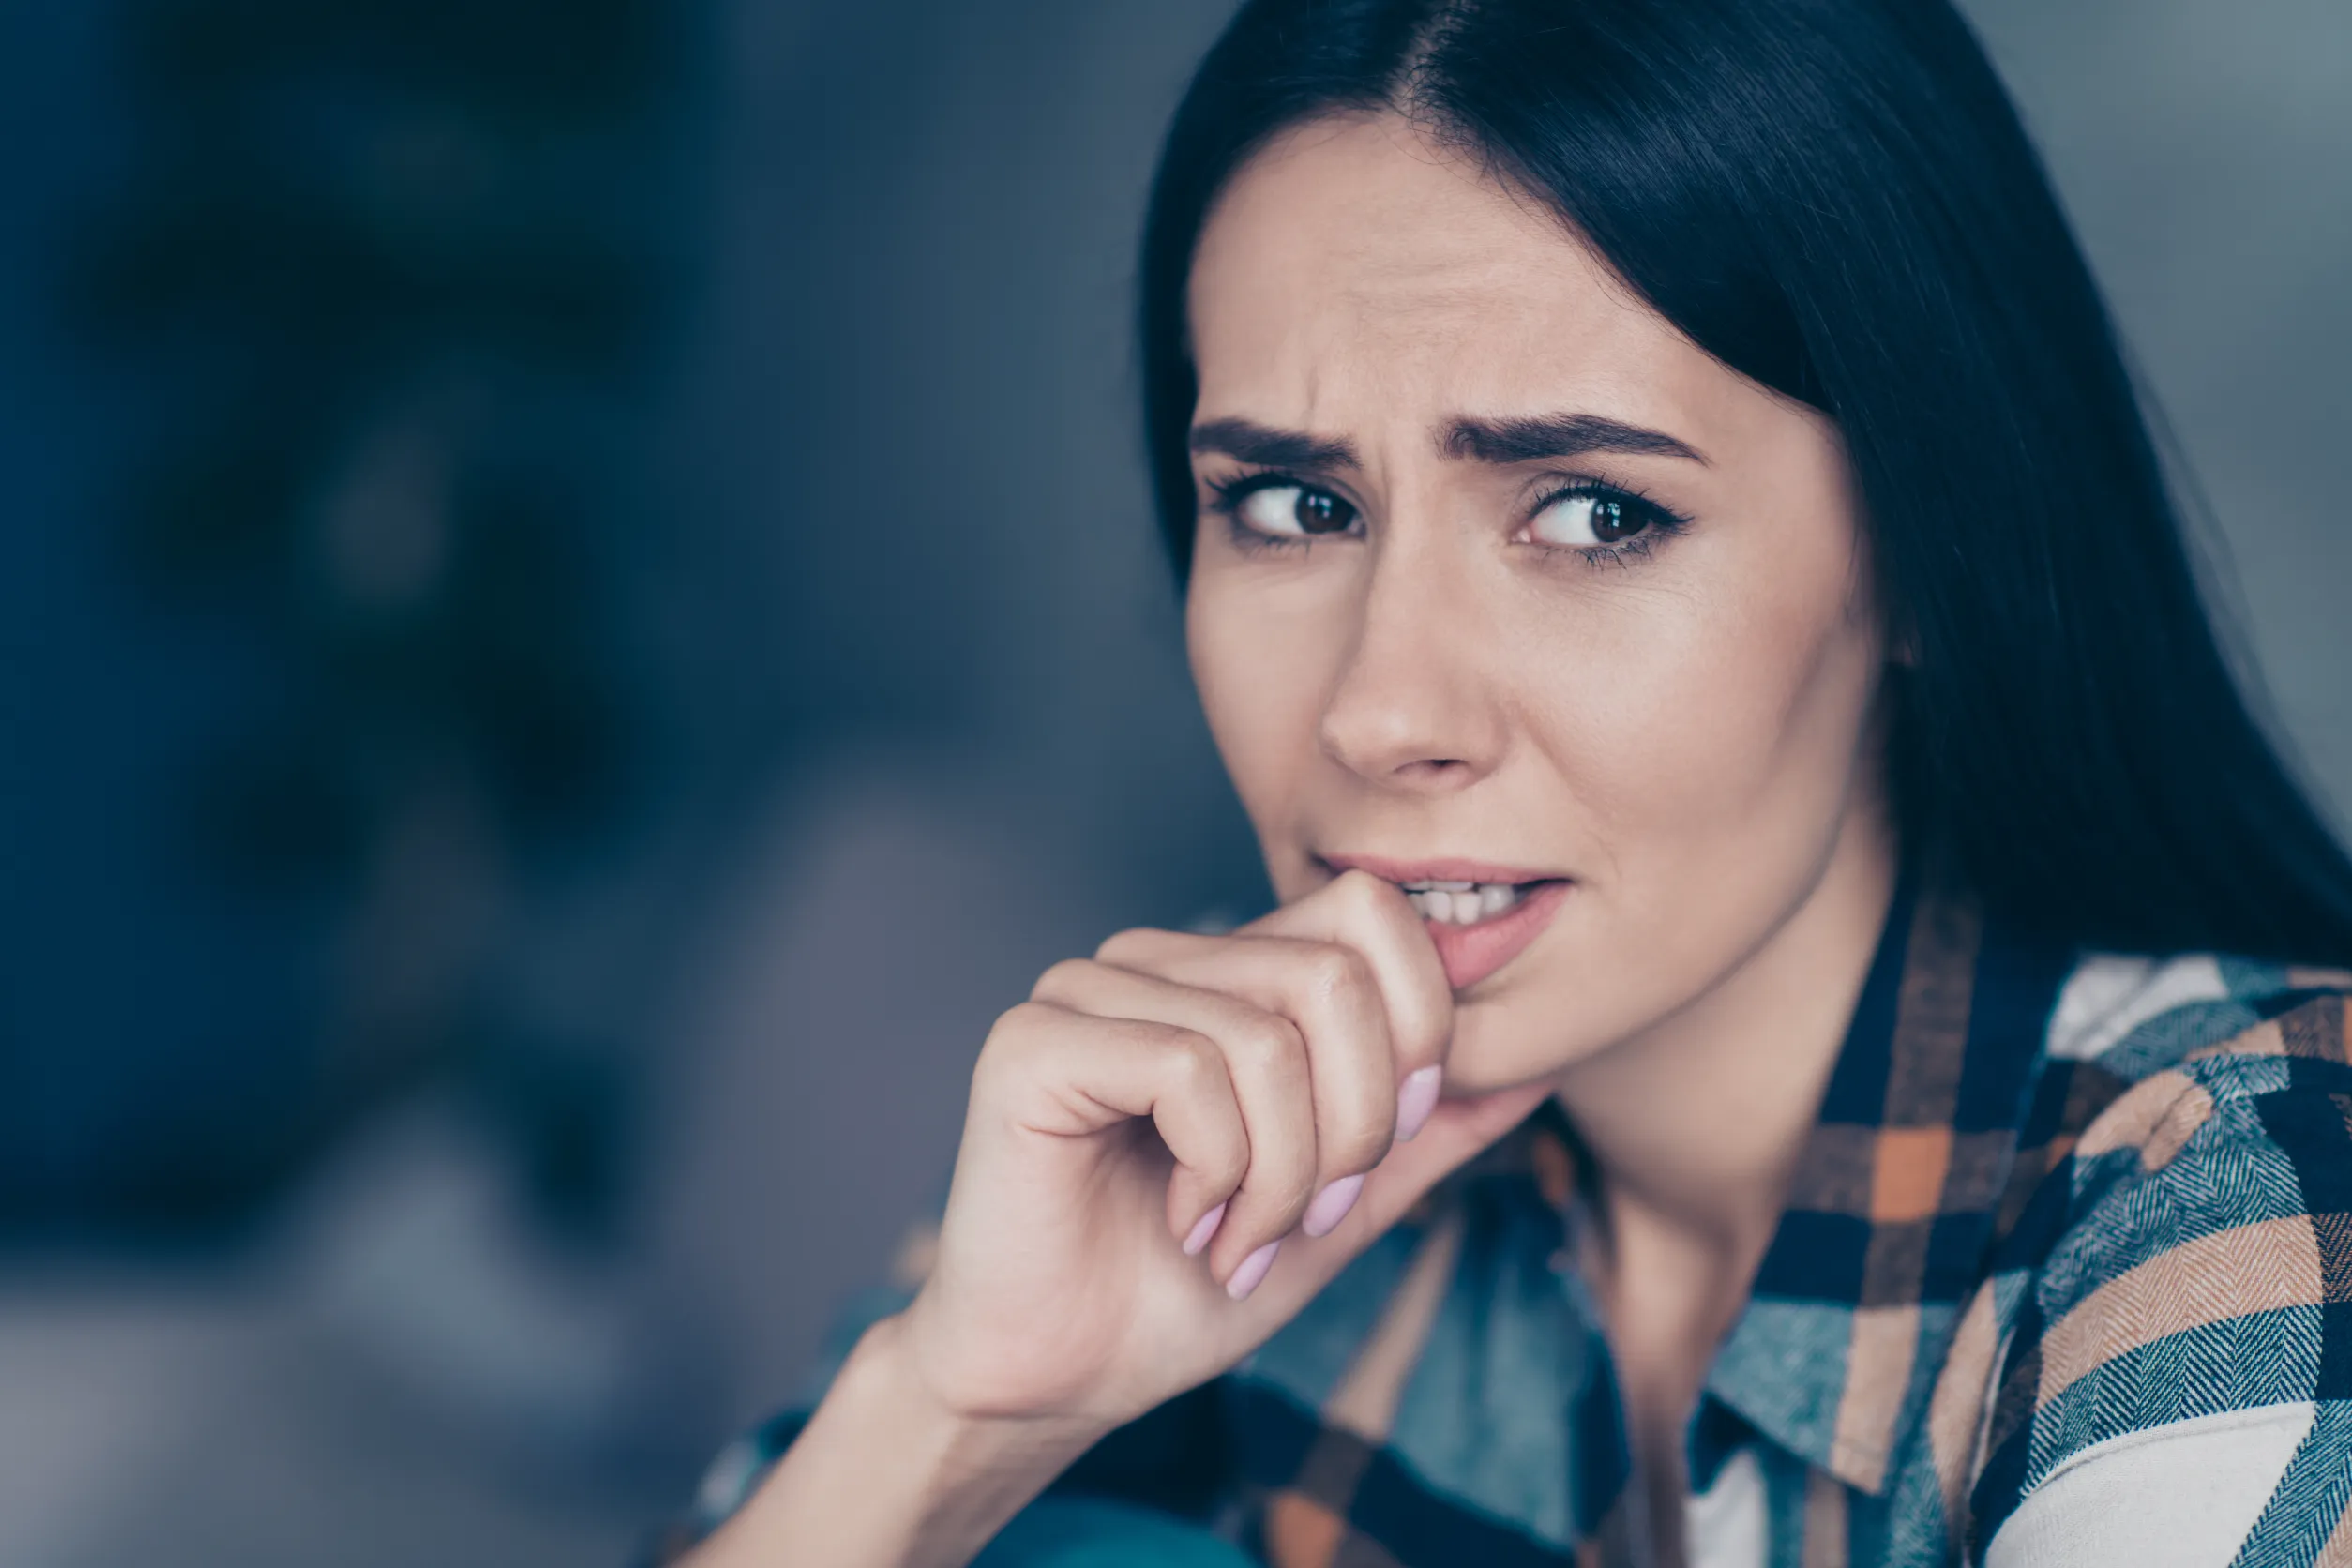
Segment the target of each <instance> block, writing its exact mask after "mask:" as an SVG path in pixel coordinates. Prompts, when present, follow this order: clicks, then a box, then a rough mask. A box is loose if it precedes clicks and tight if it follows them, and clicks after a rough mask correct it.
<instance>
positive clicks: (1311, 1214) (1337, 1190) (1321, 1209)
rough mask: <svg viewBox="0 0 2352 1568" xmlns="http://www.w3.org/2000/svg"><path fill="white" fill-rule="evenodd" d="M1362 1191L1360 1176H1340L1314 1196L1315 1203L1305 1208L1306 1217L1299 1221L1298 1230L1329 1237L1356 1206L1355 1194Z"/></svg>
mask: <svg viewBox="0 0 2352 1568" xmlns="http://www.w3.org/2000/svg"><path fill="white" fill-rule="evenodd" d="M1363 1190H1364V1178H1363V1177H1362V1176H1342V1177H1341V1178H1339V1180H1338V1181H1336V1182H1334V1183H1333V1184H1331V1185H1330V1186H1327V1187H1325V1188H1324V1189H1323V1190H1322V1191H1320V1192H1319V1193H1317V1194H1316V1195H1315V1201H1314V1202H1312V1203H1309V1204H1308V1205H1307V1206H1306V1217H1305V1218H1304V1219H1303V1220H1301V1221H1299V1229H1302V1230H1304V1231H1305V1232H1306V1233H1307V1234H1308V1235H1310V1236H1328V1235H1330V1234H1331V1233H1332V1232H1333V1231H1334V1230H1336V1229H1339V1222H1340V1221H1341V1220H1343V1219H1346V1218H1347V1217H1348V1211H1349V1210H1350V1209H1352V1208H1354V1207H1355V1206H1356V1194H1358V1193H1360V1192H1362V1191H1363Z"/></svg>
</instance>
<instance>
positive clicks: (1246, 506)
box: [1233, 485, 1356, 539]
mask: <svg viewBox="0 0 2352 1568" xmlns="http://www.w3.org/2000/svg"><path fill="white" fill-rule="evenodd" d="M1233 515H1234V517H1235V518H1237V519H1238V520H1240V521H1241V523H1242V525H1243V526H1244V527H1245V528H1248V529H1250V530H1252V531H1253V532H1256V533H1259V534H1266V535H1273V536H1274V537H1275V538H1289V539H1296V538H1307V537H1313V536H1315V535H1325V534H1345V533H1346V532H1347V531H1348V530H1349V528H1351V527H1353V526H1354V525H1355V520H1356V509H1355V508H1354V507H1353V506H1351V505H1349V504H1348V503H1347V502H1345V501H1342V500H1340V499H1339V497H1337V496H1335V495H1334V494H1332V493H1331V492H1330V491H1329V490H1309V489H1307V487H1305V486H1304V485H1261V486H1259V488H1258V489H1256V490H1251V491H1249V492H1248V493H1247V494H1245V495H1244V496H1243V497H1242V498H1241V499H1240V500H1239V501H1238V502H1236V503H1235V504H1234V505H1233Z"/></svg>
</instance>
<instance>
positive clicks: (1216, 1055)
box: [1150, 1024, 1226, 1093]
mask: <svg viewBox="0 0 2352 1568" xmlns="http://www.w3.org/2000/svg"><path fill="white" fill-rule="evenodd" d="M1150 1027H1151V1028H1152V1029H1153V1031H1154V1032H1155V1033H1157V1034H1158V1036H1159V1040H1160V1045H1161V1047H1162V1048H1164V1049H1165V1050H1166V1051H1167V1052H1168V1070H1169V1072H1171V1073H1172V1074H1174V1075H1175V1080H1176V1086H1177V1088H1178V1089H1180V1090H1182V1091H1184V1092H1186V1093H1200V1092H1202V1091H1204V1090H1211V1089H1215V1088H1217V1087H1219V1086H1221V1085H1222V1084H1223V1083H1224V1082H1225V1080H1226V1071H1225V1053H1224V1052H1222V1051H1220V1050H1218V1049H1217V1045H1216V1042H1215V1041H1214V1040H1212V1039H1210V1038H1209V1037H1208V1036H1207V1035H1206V1034H1203V1033H1199V1031H1198V1030H1191V1029H1185V1028H1184V1027H1183V1026H1181V1025H1178V1024H1155V1025H1152V1026H1150Z"/></svg>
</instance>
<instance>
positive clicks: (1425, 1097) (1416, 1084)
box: [1396, 1067, 1445, 1143]
mask: <svg viewBox="0 0 2352 1568" xmlns="http://www.w3.org/2000/svg"><path fill="white" fill-rule="evenodd" d="M1444 1082H1445V1069H1444V1068H1442V1067H1424V1068H1422V1069H1421V1071H1419V1072H1417V1073H1408V1074H1407V1075H1405V1081H1404V1082H1402V1083H1400V1084H1398V1085H1397V1086H1396V1141H1397V1142H1399V1143H1403V1142H1405V1141H1407V1140H1408V1139H1410V1138H1411V1137H1412V1136H1413V1135H1414V1134H1415V1133H1417V1132H1419V1131H1421V1129H1422V1128H1423V1126H1425V1124H1426V1123H1428V1120H1429V1113H1430V1112H1431V1111H1433V1110H1435V1109H1437V1108H1438V1090H1439V1089H1440V1087H1441V1086H1442V1085H1443V1084H1444Z"/></svg>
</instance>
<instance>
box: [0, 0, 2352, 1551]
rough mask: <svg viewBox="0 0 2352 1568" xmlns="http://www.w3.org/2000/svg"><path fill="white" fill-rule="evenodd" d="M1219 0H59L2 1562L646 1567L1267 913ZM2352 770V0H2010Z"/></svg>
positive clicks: (2149, 328) (14, 410)
mask: <svg viewBox="0 0 2352 1568" xmlns="http://www.w3.org/2000/svg"><path fill="white" fill-rule="evenodd" d="M1226 9H1227V3H1226V0H1158V3H1155V4H1152V5H1141V4H1123V5H1104V4H1101V3H1100V0H990V3H989V4H988V5H986V6H970V5H957V4H950V3H948V0H860V3H859V4H857V5H854V6H851V5H826V6H818V5H811V4H801V3H796V0H463V3H460V0H77V3H75V4H73V5H39V4H35V3H33V0H14V3H11V4H8V5H5V6H0V115H4V116H5V118H6V129H7V134H6V135H5V136H0V171H5V174H6V183H5V186H4V187H0V189H4V190H5V194H6V200H5V202H0V475H5V481H6V484H7V496H8V499H7V504H6V511H5V514H4V515H0V639H5V650H6V651H5V655H4V656H0V727H4V728H0V1562H5V1563H7V1564H9V1565H11V1568H115V1565H122V1568H129V1565H131V1564H145V1563H150V1562H155V1561H158V1560H160V1561H169V1562H173V1563H175V1564H184V1565H191V1568H208V1565H212V1564H220V1565H224V1568H225V1565H228V1564H236V1565H238V1568H276V1565H280V1564H283V1565H287V1568H294V1565H305V1568H308V1565H316V1564H337V1565H341V1564H354V1565H376V1564H384V1565H392V1564H435V1565H460V1564H473V1563H481V1564H491V1563H496V1564H500V1565H504V1568H530V1565H533V1564H540V1563H545V1564H550V1565H552V1564H557V1563H563V1564H575V1565H576V1564H583V1563H595V1562H607V1563H614V1564H619V1563H621V1562H623V1561H625V1560H626V1559H627V1558H628V1556H629V1555H630V1554H631V1553H632V1551H634V1550H635V1549H636V1548H637V1547H638V1546H639V1545H641V1543H642V1542H643V1541H644V1540H645V1538H646V1537H647V1535H648V1534H649V1532H650V1531H651V1530H654V1529H655V1528H656V1526H657V1525H658V1523H659V1522H660V1521H661V1520H662V1518H663V1517H664V1516H665V1515H669V1514H671V1513H672V1512H674V1511H675V1510H676V1509H677V1508H678V1507H679V1506H680V1505H681V1503H682V1502H683V1501H684V1500H685V1498H686V1494H687V1492H688V1491H689V1489H690V1487H691V1485H692V1482H693V1477H694V1475H695V1473H696V1471H697V1470H698V1468H699V1466H700V1464H701V1461H702V1460H703V1459H704V1458H706V1457H707V1456H708V1455H709V1454H710V1453H711V1452H712V1450H713V1449H714V1448H716V1445H717V1444H718V1443H719V1442H720V1441H721V1440H723V1439H724V1438H725V1437H726V1436H727V1435H729V1434H730V1433H731V1431H733V1430H734V1429H736V1428H737V1427H739V1426H741V1425H744V1424H745V1423H746V1422H748V1421H750V1420H753V1419H756V1418H757V1417H758V1416H759V1415H761V1414H762V1413H764V1412H765V1411H766V1410H770V1409H772V1408H773V1407H775V1406H776V1405H777V1404H778V1403H780V1402H782V1401H784V1400H787V1399H789V1398H790V1397H792V1395H793V1394H794V1392H795V1390H796V1387H797V1384H798V1380H799V1378H800V1376H801V1374H802V1372H803V1371H804V1369H805V1368H806V1367H807V1364H808V1363H809V1361H810V1359H811V1357H812V1355H813V1354H814V1353H815V1351H816V1349H817V1346H818V1344H819V1341H820V1337H821V1335H822V1331H823V1326H824V1323H825V1321H826V1319H828V1318H829V1317H831V1316H832V1314H833V1313H834V1312H835V1311H836V1309H837V1308H838V1307H839V1306H840V1305H841V1304H842V1303H843V1302H844V1300H845V1299H846V1298H847V1297H848V1296H849V1295H850V1293H852V1291H854V1290H855V1289H858V1288H859V1287H861V1286H864V1285H869V1284H872V1283H874V1282H876V1281H878V1280H880V1279H882V1277H884V1276H885V1274H887V1272H888V1269H889V1266H890V1259H891V1257H892V1254H893V1252H894V1249H895V1248H896V1246H897V1241H898V1238H899V1237H900V1235H901V1233H902V1232H903V1231H904V1229H905V1228H906V1226H907V1225H908V1223H909V1222H910V1221H911V1220H912V1219H914V1218H916V1217H917V1216H919V1215H920V1214H922V1213H923V1212H924V1211H925V1210H926V1209H927V1207H928V1206H929V1205H930V1204H931V1203H932V1202H933V1201H935V1199H936V1198H937V1196H938V1195H939V1193H940V1192H941V1190H942V1183H943V1180H944V1177H945V1174H946V1170H947V1166H948V1161H949V1158H950V1155H951V1154H952V1152H953V1146H954V1138H955V1133H956V1128H957V1122H958V1119H959V1115H960V1109H961V1102H962V1093H963V1086H964V1081H965V1076H966V1073H967V1071H968V1067H969V1063H970V1061H971V1058H972V1053H973V1052H974V1050H975V1049H976V1048H977V1045H978V1042H979V1040H980V1038H981V1036H982V1034H983V1033H985V1031H986V1029H987V1026H988V1021H989V1020H990V1019H991V1018H993V1017H994V1016H995V1014H996V1013H998V1012H999V1011H1001V1010H1002V1009H1003V1007H1005V1006H1006V1005H1009V1004H1010V1003H1012V1002H1014V1001H1016V1000H1018V998H1019V997H1020V996H1021V995H1022V994H1023V993H1024V992H1025V990H1026V988H1027V987H1028V985H1029V982H1030V981H1031V979H1032V978H1033V976H1034V974H1035V973H1036V972H1037V971H1039V970H1040V969H1042V968H1043V967H1045V966H1046V965H1047V964H1048V963H1049V962H1051V961H1052V960H1053V959H1055V958H1057V957H1063V956H1066V955H1068V954H1071V953H1074V952H1078V951H1082V950H1086V949H1090V948H1091V947H1092V946H1093V943H1094V942H1097V941H1098V940H1099V939H1100V938H1101V937H1102V936H1103V935H1105V934H1107V933H1108V931H1109V930H1111V929H1113V928H1116V927H1119V926H1122V925H1130V924H1136V923H1138V922H1151V923H1155V924H1182V923H1186V922H1190V921H1194V920H1198V919H1204V918H1216V917H1218V916H1220V915H1225V916H1238V915H1245V914H1247V913H1248V912H1251V911H1252V909H1253V907H1254V906H1256V905H1258V904H1259V903H1260V902H1261V901H1262V900H1263V898H1264V893H1263V890H1262V885H1261V883H1260V881H1259V872H1258V870H1257V867H1256V865H1255V861H1254V855H1253V852H1252V851H1251V847H1250V844H1249V841H1248V837H1247V834H1246V830H1245V828H1244V824H1243V822H1241V820H1240V816H1239V813H1238V811H1237V810H1236V808H1235V807H1234V806H1233V804H1232V802H1231V800H1230V798H1229V793H1228V792H1227V790H1226V787H1225V785H1224V783H1223V781H1222V779H1221V778H1220V776H1219V775H1218V772H1217V769H1216V766H1215V761H1214V757H1213V755H1212V754H1211V752H1210V749H1209V746H1208V743H1207V739H1206V736H1205V733H1204V731H1203V730H1202V727H1201V724H1200V721H1199V715H1198V713H1197V711H1196V709H1195V707H1194V703H1193V701H1192V697H1191V693H1190V690H1189V687H1188V685H1187V682H1186V679H1185V676H1184V669H1183V662H1182V657H1181V650H1180V648H1179V645H1178V641H1177V632H1178V626H1177V617H1176V611H1175V604H1174V600H1173V596H1172V595H1171V593H1170V591H1169V587H1168V582H1167V580H1166V578H1165V576H1164V574H1163V571H1162V568H1161V566H1160V563H1159V561H1158V558H1157V556H1156V554H1155V550H1154V546H1153V539H1152V534H1151V527H1150V524H1149V521H1148V519H1147V515H1146V506H1145V490H1144V485H1143V479H1142V474H1141V467H1140V461H1139V457H1138V445H1137V442H1136V439H1135V436H1134V434H1133V425H1134V420H1133V417H1132V415H1131V404H1132V378H1131V374H1130V366H1129V358H1128V347H1127V339H1126V331H1125V323H1126V310H1127V289H1128V281H1129V271H1130V255H1129V249H1130V241H1131V236H1132V234H1133V233H1134V231H1135V228H1136V224H1137V220H1138V213H1139V210H1140V204H1141V199H1142V193H1143V187H1144V182H1145V179H1146V176H1147V174H1148V172H1149V168H1150V164H1151V160H1152V157H1153V146H1154V141H1155V138H1156V136H1157V134H1158V132H1159V129H1160V128H1161V126H1162V124H1163V122H1164V120H1165V117H1166V115H1167V113H1168V111H1169V109H1170V108H1171V107H1172V105H1173V102H1174V99H1175V97H1176V94H1177V93H1178V91H1179V90H1180V88H1181V85H1182V83H1183V81H1184V75H1185V73H1186V71H1187V69H1188V68H1189V67H1190V65H1191V63H1192V62H1193V60H1194V59H1195V58H1196V57H1197V55H1198V53H1199V51H1200V50H1201V49H1202V48H1203V47H1205V45H1206V44H1207V42H1208V40H1209V39H1210V38H1211V37H1212V36H1213V34H1214V31H1215V29H1216V28H1217V26H1218V25H1219V23H1221V21H1222V20H1223V16H1224V14H1225V12H1226ZM1969 9H1970V11H1971V13H1972V14H1973V15H1974V17H1975V18H1976V20H1977V21H1978V23H1980V25H1981V26H1982V27H1983V30H1984V32H1985V33H1986V35H1987V37H1988V38H1989V40H1990V41H1991V43H1992V45H1993V48H1994V52H1995V53H1996V54H1997V56H1998V59H1999V60H2000V62H2001V64H2002V65H2003V67H2004V68H2005V69H2006V70H2007V71H2008V73H2009V75H2010V77H2011V80H2012V82H2013V85H2014V87H2015V88H2016V90H2017V92H2018V94H2019V96H2020V98H2022V100H2023V101H2024V104H2025V107H2026V110H2027V113H2028V118H2029V119H2030V120H2031V122H2032V123H2033V125H2034V127H2035V128H2036V129H2037V130H2038V132H2039V133H2040V135H2041V137H2042V139H2043V144H2044V146H2045V148H2046V151H2047V153H2048V155H2049V157H2050V159H2051V162H2052V163H2053V165H2054V167H2055V169H2056V172H2057V174H2058V181H2059V184H2060V186H2061V187H2062V188H2063V190H2064V193H2065V195H2066V197H2067V199H2068V201H2069V203H2070V204H2071V205H2072V208H2073V212H2074V214H2075V216H2076V218H2077V219H2078V221H2079V223H2080V226H2081V229H2082V231H2083V234H2084V235H2085V237H2086V239H2087V241H2088V246H2089V249H2090V250H2091V252H2092V255H2093V259H2094V261H2095V262H2096V263H2097V264H2098V265H2099V267H2100V269H2101V272H2102V275H2103V279H2104V280H2105V282H2106V284H2107V286H2108V288H2109V290H2110V292H2111V294H2112V295H2113V298H2114V300H2115V303H2116V306H2117V309H2118V313H2119V314H2120V316H2121V318H2122V320H2123V323H2124V324H2125V327H2126V329H2127V331H2128V333H2129V334H2130V336H2131V339H2132V340H2133V344H2134V346H2135V349H2136V351H2137V354H2138V355H2139V358H2140V364H2141V368H2142V369H2143V370H2144V372H2145V374H2146V377H2147V380H2148V383H2149V384H2150V385H2151V387H2152V388H2153V389H2154V391H2155V393H2156V395H2157V397H2158V398H2159V400H2161V402H2162V404H2163V405H2164V408H2165V409H2166V410H2167V411H2168V413H2169V415H2171V417H2172V420H2173V423H2174V425H2175V427H2176V430H2177V434H2178V436H2179V443H2180V445H2181V447H2182V449H2183V451H2184V453H2185V454H2186V457H2187V459H2188V460H2189V462H2190V464H2191V465H2192V467H2193V468H2194V473H2195V474H2196V475H2197V476H2198V478H2199V479H2200V480H2201V482H2202V484H2203V487H2204V490H2205V491H2206V493H2207V496H2208V498H2209V504H2210V508H2211V510H2212V512H2213V514H2214V516H2215V518H2216V520H2217V521H2218V530H2217V533H2218V537H2217V539H2216V540H2215V541H2214V547H2215V554H2216V557H2217V568H2218V569H2217V582H2218V589H2217V592H2218V593H2219V594H2220V596H2221V597H2222V598H2223V599H2224V602H2225V605H2226V607H2227V609H2228V612H2230V613H2232V614H2234V615H2236V616H2238V617H2239V619H2240V620H2241V621H2242V622H2243V623H2244V625H2245V626H2247V627H2248V637H2247V640H2246V653H2247V656H2248V660H2249V662H2250V663H2251V664H2252V665H2254V666H2255V667H2257V668H2258V670H2259V671H2260V672H2261V674H2262V676H2263V677H2264V678H2265V679H2266V681H2267V685H2268V689H2269V705H2270V710H2271V712H2272V714H2273V715H2274V716H2275V719H2276V721H2277V723H2278V725H2279V727H2280V729H2281V731H2283V732H2284V734H2285V735H2286V736H2287V737H2288V738H2289V741H2290V744H2291V746H2292V748H2293V749H2294V750H2295V752H2296V753H2297V755H2298V756H2299V759H2300V760H2301V761H2302V763H2303V764H2304V766H2305V768H2306V770H2307V773H2308V775H2309V776H2310V777H2311V778H2312V780H2313V781H2314V785H2315V786H2316V787H2317V789H2318V790H2319V792H2320V793H2321V794H2322V796H2323V798H2325V799H2326V800H2327V801H2328V802H2329V804H2330V806H2331V807H2332V809H2333V810H2334V811H2335V812H2336V813H2337V820H2338V821H2339V822H2342V821H2344V819H2345V816H2346V813H2347V812H2352V523H2347V520H2346V516H2345V502H2346V498H2347V496H2348V495H2352V440H2347V439H2346V434H2345V430H2346V425H2347V421H2348V420H2352V295H2347V294H2346V291H2345V288H2344V280H2345V279H2352V173H2347V169H2346V164H2345V149H2346V148H2347V147H2352V8H2346V7H2344V5H2343V4H2342V0H2236V3H2235V4H2233V5H2231V6H2229V7H2226V8H2224V7H2217V6H2214V5H2211V4H2209V0H1974V3H1973V4H1971V5H1970V6H1969Z"/></svg>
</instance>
